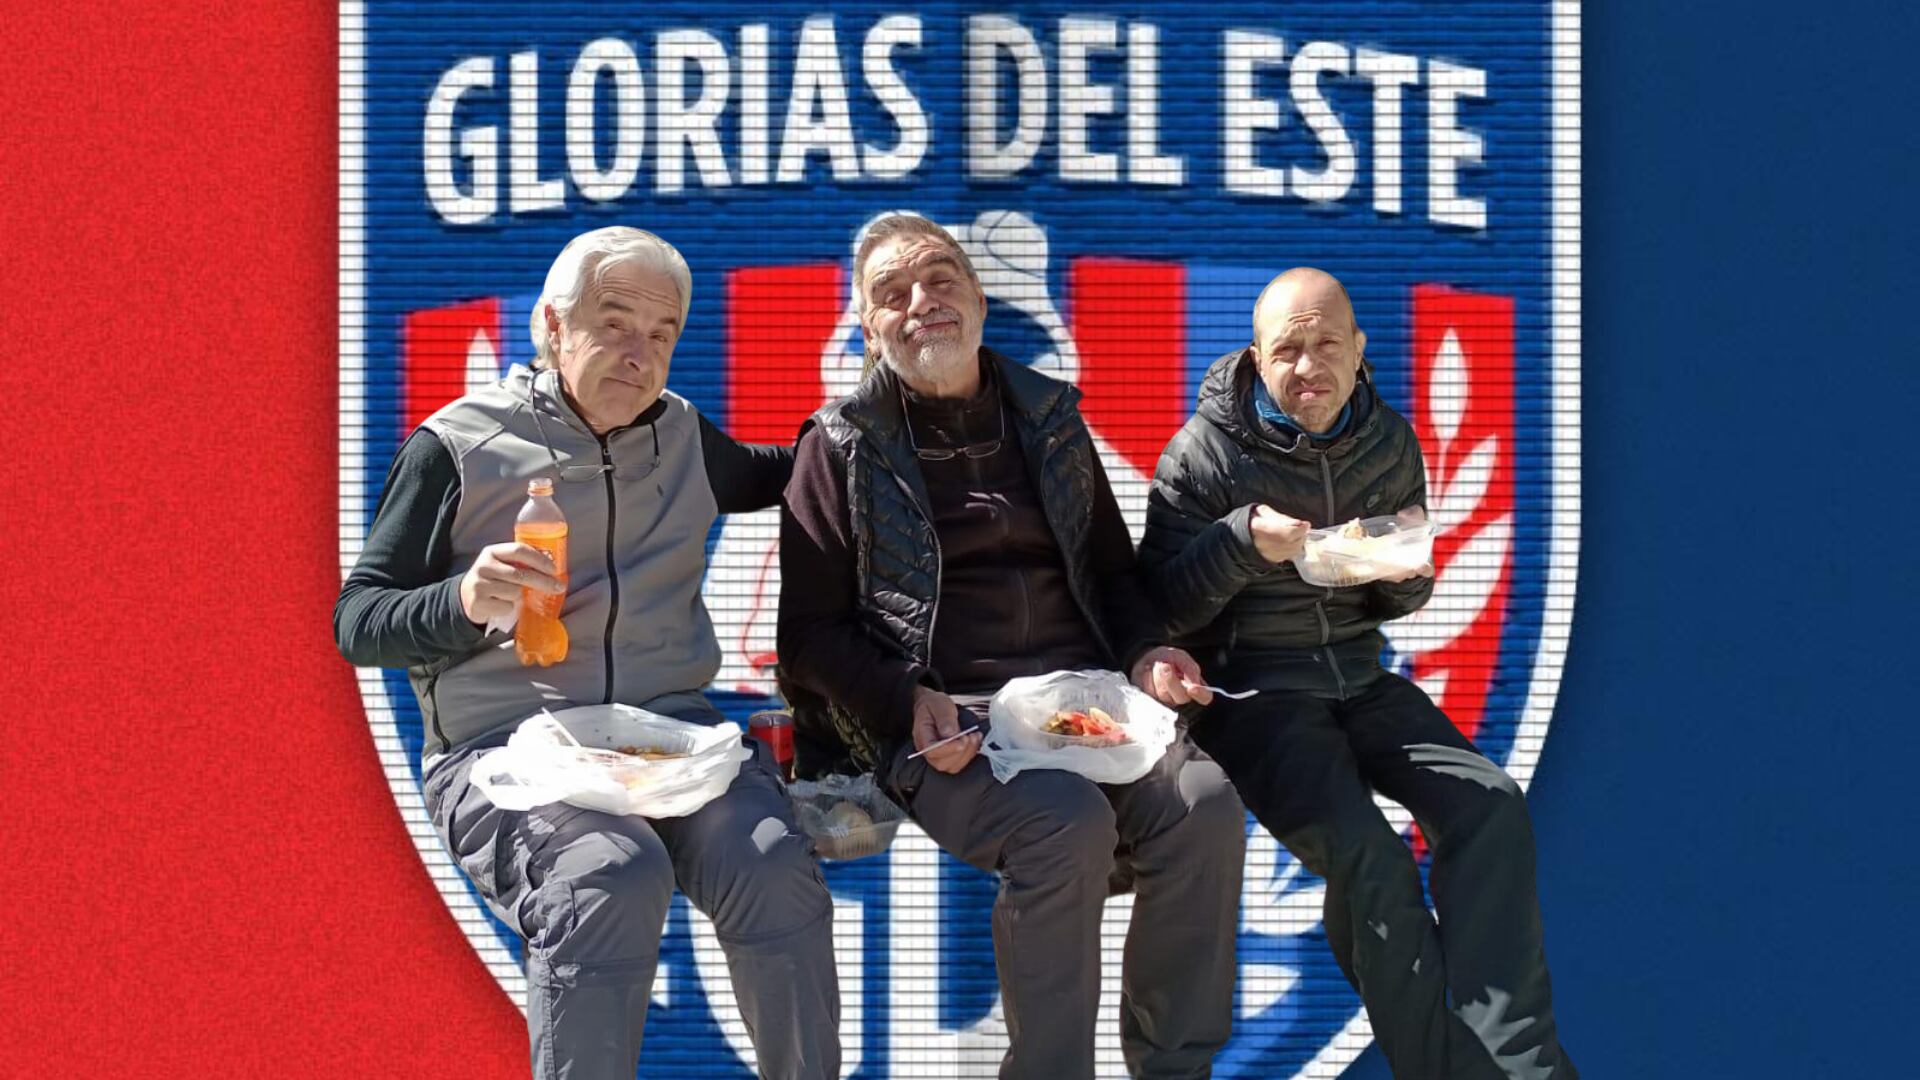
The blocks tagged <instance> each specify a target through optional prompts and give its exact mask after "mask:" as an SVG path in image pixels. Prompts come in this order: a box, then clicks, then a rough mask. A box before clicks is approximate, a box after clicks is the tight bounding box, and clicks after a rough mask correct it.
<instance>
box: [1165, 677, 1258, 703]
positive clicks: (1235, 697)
mask: <svg viewBox="0 0 1920 1080" xmlns="http://www.w3.org/2000/svg"><path fill="white" fill-rule="evenodd" d="M1180 685H1182V686H1184V687H1186V688H1187V689H1189V690H1211V691H1213V692H1214V693H1216V694H1218V695H1220V696H1221V697H1223V698H1226V699H1227V700H1228V701H1245V700H1247V699H1248V698H1250V697H1252V696H1253V695H1255V694H1257V693H1259V692H1260V691H1258V690H1242V691H1240V692H1239V693H1237V694H1236V693H1234V692H1233V691H1231V690H1227V689H1224V688H1222V687H1218V686H1208V685H1207V684H1206V683H1191V682H1187V681H1185V680H1184V679H1183V680H1181V683H1180Z"/></svg>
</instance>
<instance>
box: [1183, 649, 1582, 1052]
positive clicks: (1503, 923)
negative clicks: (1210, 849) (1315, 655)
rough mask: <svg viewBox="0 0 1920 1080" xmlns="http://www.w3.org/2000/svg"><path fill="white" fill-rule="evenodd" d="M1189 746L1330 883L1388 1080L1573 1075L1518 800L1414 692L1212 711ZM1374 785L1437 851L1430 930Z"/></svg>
mask: <svg viewBox="0 0 1920 1080" xmlns="http://www.w3.org/2000/svg"><path fill="white" fill-rule="evenodd" d="M1192 736H1193V739H1194V741H1195V742H1196V743H1198V744H1199V745H1200V747H1201V748H1202V749H1203V750H1205V751H1206V752H1207V754H1208V755H1209V756H1210V757H1212V758H1213V760H1215V761H1217V762H1219V763H1220V765H1221V766H1222V767H1223V768H1224V769H1226V771H1227V775H1228V776H1229V777H1231V778H1232V780H1233V784H1234V787H1235V788H1236V789H1238V790H1239V792H1240V797H1241V799H1242V800H1243V801H1245V803H1246V804H1247V808H1248V809H1250V810H1252V811H1253V814H1254V817H1256V818H1258V819H1259V820H1260V823H1261V824H1262V825H1265V826H1266V828H1267V829H1268V831H1270V832H1272V833H1273V835H1274V837H1275V839H1277V840H1279V841H1280V842H1281V843H1282V844H1284V845H1286V847H1287V850H1289V851H1291V852H1292V853H1293V854H1294V856H1295V857H1296V858H1298V859H1299V860H1300V862H1301V864H1302V865H1304V866H1305V867H1306V868H1307V869H1308V870H1311V871H1313V872H1314V873H1315V874H1318V875H1320V876H1321V877H1322V878H1325V879H1326V882H1327V896H1326V906H1325V918H1326V931H1327V943H1328V945H1329V946H1330V947H1331V948H1332V949H1333V953H1334V958H1335V959H1336V960H1337V961H1338V962H1339V964H1340V969H1341V971H1343V972H1345V973H1346V976H1347V980H1348V981H1349V982H1351V983H1352V984H1353V986H1354V989H1356V990H1358V991H1359V993H1360V997H1361V1000H1362V1001H1363V1002H1364V1003H1365V1004H1366V1008H1367V1015H1368V1018H1369V1019H1370V1020H1371V1021H1372V1023H1373V1030H1374V1035H1375V1037H1376V1038H1378V1039H1379V1041H1380V1048H1381V1050H1382V1051H1384V1052H1385V1053H1386V1056H1387V1061H1388V1063H1389V1064H1390V1065H1391V1066H1392V1068H1393V1073H1394V1075H1395V1076H1397V1077H1404V1078H1407V1080H1438V1078H1442V1077H1476V1078H1477V1077H1487V1078H1511V1080H1562V1078H1574V1077H1577V1076H1578V1075H1579V1074H1578V1073H1577V1072H1576V1071H1575V1070H1574V1067H1573V1064H1572V1062H1570V1061H1569V1060H1568V1059H1567V1056H1566V1054H1565V1052H1564V1051H1562V1050H1561V1048H1560V1039H1559V1036H1558V1033H1557V1031H1556V1029H1555V1026H1554V1019H1553V995H1552V991H1551V988H1550V987H1549V984H1548V979H1547V960H1546V953H1545V951H1544V950H1543V948H1542V945H1541V926H1540V905H1539V901H1538V899H1537V897H1536V894H1535V890H1534V870H1533V827H1532V824H1531V823H1530V821H1529V819H1528V817H1527V807H1526V801H1525V799H1524V798H1523V797H1522V795H1521V792H1520V788H1519V786H1518V785H1517V784H1515V783H1514V782H1513V780H1512V778H1511V777H1509V776H1507V774H1506V773H1504V772H1502V771H1501V770H1500V768H1499V767H1498V766H1496V765H1494V764H1493V763H1492V762H1490V761H1488V760H1487V759H1486V758H1485V757H1483V756H1481V755H1480V753H1479V752H1478V751H1476V750H1475V749H1474V748H1473V744H1472V743H1471V742H1469V741H1468V740H1467V739H1466V738H1465V737H1464V736H1462V735H1461V734H1460V732H1459V730H1458V729H1457V728H1455V727H1454V726H1453V723H1452V721H1450V720H1448V719H1447V717H1446V714H1444V713H1442V712H1441V711H1440V710H1439V709H1438V708H1436V707H1435V706H1434V704H1433V702H1432V700H1430V699H1429V698H1428V697H1427V695H1426V694H1425V693H1423V692H1421V690H1420V689H1419V687H1416V686H1414V685H1413V684H1412V683H1410V682H1408V681H1407V680H1405V679H1402V678H1400V677H1399V676H1397V675H1392V674H1385V673H1383V674H1380V675H1378V676H1377V677H1376V678H1375V679H1374V680H1373V681H1372V682H1371V683H1369V684H1367V685H1366V686H1365V687H1364V688H1363V689H1361V690H1359V691H1357V692H1354V693H1352V694H1351V695H1350V696H1349V697H1348V698H1346V699H1345V700H1339V699H1336V698H1329V697H1323V696H1316V695H1312V694H1306V693H1288V692H1275V691H1268V692H1266V693H1262V694H1260V695H1259V696H1257V697H1253V698H1250V699H1248V700H1246V701H1217V702H1216V703H1215V704H1214V705H1213V706H1211V707H1210V708H1208V709H1207V711H1206V712H1205V713H1204V714H1203V716H1202V717H1201V719H1200V720H1199V721H1198V722H1196V723H1195V724H1194V725H1193V729H1192ZM1375 791H1378V792H1379V793H1380V794H1382V795H1384V796H1386V797H1387V798H1389V799H1391V800H1393V801H1394V802H1397V803H1399V804H1400V805H1402V806H1404V807H1406V808H1407V809H1408V810H1409V811H1410V812H1412V814H1413V816H1414V819H1415V820H1416V821H1418V822H1419V824H1420V828H1421V830H1422V832H1424V833H1425V835H1426V838H1427V841H1428V843H1429V844H1431V845H1432V848H1433V867H1432V873H1431V876H1430V882H1429V883H1430V885H1431V886H1432V889H1433V903H1434V907H1435V908H1436V909H1437V911H1438V915H1439V925H1438V926H1436V925H1435V923H1434V917H1433V916H1432V915H1430V914H1429V913H1428V912H1427V908H1426V904H1425V901H1424V899H1423V897H1422V895H1421V891H1420V877H1419V872H1418V870H1417V868H1416V867H1415V865H1414V861H1413V855H1412V853H1411V852H1410V851H1409V850H1408V848H1407V845H1406V843H1405V842H1404V841H1403V840H1402V839H1401V837H1400V836H1399V835H1398V834H1397V833H1396V832H1395V831H1394V830H1393V828H1392V827H1391V826H1390V825H1389V824H1388V823H1387V820H1386V818H1385V817H1384V816H1383V815H1382V814H1381V813H1380V810H1379V808H1378V807H1377V806H1375V805H1374V801H1373V793H1374V792H1375Z"/></svg>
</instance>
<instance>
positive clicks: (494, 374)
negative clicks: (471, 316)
mask: <svg viewBox="0 0 1920 1080" xmlns="http://www.w3.org/2000/svg"><path fill="white" fill-rule="evenodd" d="M466 381H467V390H468V392H469V393H471V392H472V391H475V390H479V389H482V388H484V387H488V386H492V385H493V384H494V383H497V382H499V381H500V354H499V353H496V352H494V351H493V339H492V338H490V337H488V336H487V332H486V331H485V330H475V331H474V332H473V340H472V341H469V342H467V373H466Z"/></svg>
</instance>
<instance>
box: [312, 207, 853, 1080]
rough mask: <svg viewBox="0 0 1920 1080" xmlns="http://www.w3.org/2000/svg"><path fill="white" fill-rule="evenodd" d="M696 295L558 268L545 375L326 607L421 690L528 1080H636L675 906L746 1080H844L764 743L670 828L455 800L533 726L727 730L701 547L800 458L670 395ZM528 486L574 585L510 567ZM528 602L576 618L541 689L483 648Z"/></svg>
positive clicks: (406, 471) (644, 242)
mask: <svg viewBox="0 0 1920 1080" xmlns="http://www.w3.org/2000/svg"><path fill="white" fill-rule="evenodd" d="M692 284H693V283H692V277H691V275H690V274H689V273H688V270H687V264H686V262H685V261H684V260H683V259H682V258H681V257H680V253H679V252H677V251H675V250H674V249H673V248H672V247H671V246H670V245H668V244H667V243H666V242H665V241H663V240H661V239H660V238H658V237H656V236H654V235H653V234H651V233H647V232H643V231H641V230H639V229H632V228H623V227H613V228H605V229H596V230H594V231H593V232H589V233H585V234H583V235H581V236H579V237H576V238H575V239H574V240H573V241H572V242H571V243H569V244H568V245H567V246H566V248H565V249H564V250H563V251H561V253H560V256H559V258H558V259H556V260H555V261H554V264H553V267H552V270H551V271H550V272H549V273H548V275H547V281H546V287H545V289H544V290H543V291H542V292H541V296H540V300H539V302H538V303H537V304H535V305H534V311H533V318H532V323H531V326H530V328H529V329H530V330H531V333H532V336H533V341H534V345H535V348H536V351H537V353H538V355H539V358H540V359H539V365H538V368H537V370H529V369H527V368H524V367H519V366H515V367H514V368H513V369H512V370H511V371H510V372H508V373H507V376H506V377H505V378H504V379H502V380H500V381H499V382H498V383H495V384H493V385H491V386H488V387H485V388H484V389H480V390H476V391H474V392H472V393H470V394H468V395H466V396H465V397H462V398H460V399H459V400H457V401H455V402H453V403H452V404H450V405H448V406H446V407H445V408H443V409H441V410H440V411H439V412H436V413H434V414H433V415H432V416H431V417H429V418H427V420H426V421H424V422H423V423H422V424H421V425H420V427H419V428H418V429H417V430H415V431H414V432H413V433H412V434H411V435H410V436H409V437H408V438H407V440H406V442H405V443H404V444H403V445H402V446H401V448H400V452H399V454H398V455H397V456H396V457H395V459H394V463H393V467H392V469H391V471H390V472H389V473H388V475H387V482H386V488H385V491H384V493H383V494H382V496H381V501H380V507H379V510H378V511H377V512H376V513H375V516H374V522H373V527H372V529H371V531H370V532H369V534H368V536H367V541H366V546H365V548H364V549H363V550H362V552H361V556H360V560H359V563H358V564H357V565H356V566H355V567H354V569H353V572H352V573H351V574H349V575H348V577H347V580H346V582H345V584H344V585H342V586H341V589H340V599H339V602H338V604H337V605H336V607H335V608H334V634H335V637H336V639H337V641H338V643H339V646H340V651H341V652H342V653H343V654H344V655H345V656H346V658H347V659H348V660H350V661H352V662H353V663H355V664H357V665H361V666H378V667H405V668H407V669H408V674H409V676H410V678H411V680H412V682H413V689H414V693H415V695H416V696H417V697H418V698H419V701H420V712H421V716H422V719H423V722H424V726H425V728H426V745H425V747H424V750H423V756H422V762H421V766H422V770H421V771H422V775H423V783H422V787H423V791H424V794H425V796H426V803H427V809H428V812H429V813H430V814H431V815H432V819H433V825H434V828H435V830H436V831H437V832H438V833H439V834H440V838H441V840H442V841H444V842H445V844H446V846H447V850H448V851H449V852H450V853H451V854H452V855H453V857H454V859H455V860H456V861H457V862H458V863H459V865H460V868H461V869H462V870H463V871H464V872H465V873H466V875H467V876H468V878H469V879H471V880H472V882H473V884H474V887H475V888H476V889H478V890H479V892H480V895H481V896H482V897H483V898H484V899H485V900H486V902H487V905H488V907H489V908H490V909H492V911H493V912H494V914H495V915H497V916H499V918H500V919H501V920H502V921H504V922H505V923H506V924H507V925H508V926H511V927H512V928H513V929H514V930H515V931H517V932H518V933H520V934H521V935H522V936H524V937H525V938H526V941H527V997H528V1000H527V1026H528V1030H529V1033H530V1036H531V1042H532V1059H533V1072H534V1075H535V1076H537V1077H541V1078H548V1077H561V1076H565V1077H569V1078H571V1080H582V1078H602V1080H631V1078H632V1076H633V1073H634V1067H635V1063H636V1062H637V1061H638V1059H639V1055H640V1040H641V1031H642V1029H643V1028H644V1026H645V1023H646V1016H647V1006H648V1003H649V999H650V996H651V993H652V989H653V978H654V969H655V967H656V965H657V962H658V960H659V954H660V936H661V932H662V929H663V926H664V923H665V920H666V916H667V907H668V902H669V901H670V900H671V898H672V895H673V888H674V885H675V884H676V883H678V885H679V886H680V888H681V890H682V891H684V892H685V893H686V894H687V898H688V899H689V900H691V901H692V903H693V905H694V906H695V907H697V908H699V909H700V910H701V911H702V912H704V913H705V914H706V915H707V916H709V917H710V918H711V919H712V920H713V923H714V928H715V930H716V931H717V932H718V936H719V939H720V943H721V946H722V947H723V948H724V949H725V950H726V954H727V964H728V969H729V970H730V972H731V973H732V977H733V982H734V990H735V993H736V996H737V999H738V1001H739V1004H740V1012H741V1015H742V1018H743V1019H744V1020H745V1021H746V1025H747V1030H748V1032H749V1033H750V1034H751V1036H752V1038H753V1042H754V1047H755V1049H756V1050H757V1051H758V1056H759V1065H760V1073H761V1075H762V1076H765V1077H783V1078H794V1080H799V1078H808V1080H832V1078H835V1077H837V1076H838V1075H839V1062H840V1047H839V1041H838V1030H837V1029H838V1025H839V1014H840V1006H839V1002H840V998H839V987H838V982H837V979H836V977H835V972H834V963H833V950H832V933H831V929H830V920H831V918H832V911H833V902H832V898H831V897H830V896H829V895H828V893H827V889H826V886H825V884H824V883H823V882H822V880H821V877H820V873H819V870H818V867H817V866H816V865H815V863H814V860H813V854H812V850H811V847H810V845H809V843H808V841H807V840H806V838H805V837H804V836H803V835H802V834H801V832H800V830H799V829H798V828H796V827H795V826H794V822H793V817H792V812H791V809H790V807H789V805H788V802H787V799H786V795H785V792H784V790H783V789H782V787H781V784H780V781H779V778H778V775H777V774H776V772H775V769H774V766H773V763H772V761H771V760H770V758H769V756H768V754H767V753H766V751H765V748H764V747H763V746H761V744H759V743H755V744H753V745H755V746H756V747H758V748H759V749H757V750H756V754H755V756H754V758H753V759H752V760H750V761H748V762H747V763H745V764H744V765H743V766H742V767H741V770H740V774H739V776H738V777H737V778H736V779H735V781H734V783H733V785H732V786H731V787H730V788H729V789H728V790H727V791H726V792H725V793H724V794H722V795H721V796H720V797H718V798H716V799H714V800H713V801H712V802H709V803H708V804H707V805H706V806H704V807H702V808H701V809H700V810H698V811H696V812H695V813H693V814H690V815H688V816H686V817H679V818H661V819H656V820H651V821H649V820H643V819H641V818H638V817H627V816H619V815H611V814H604V813H599V812H596V811H590V810H583V809H579V808H577V807H573V806H567V805H561V804H551V805H546V806H539V807H535V808H534V809H532V810H530V811H525V812H514V811H507V810H502V809H500V808H499V807H496V806H494V805H493V804H492V803H491V802H489V801H488V799H487V798H486V796H485V795H483V794H482V793H481V792H480V791H479V789H478V788H476V787H475V786H474V785H473V784H472V783H471V778H470V776H469V773H470V771H471V769H472V767H473V763H474V759H475V758H476V757H478V756H479V755H480V754H481V753H483V752H485V751H486V750H488V749H490V748H492V747H496V746H499V745H501V744H503V743H504V742H505V741H506V739H507V736H508V735H509V734H511V733H512V731H513V730H514V728H515V727H516V726H517V725H518V723H519V721H520V720H521V719H522V718H524V717H526V716H528V715H530V714H532V713H534V712H536V711H538V710H539V709H541V708H545V707H560V706H566V705H587V704H611V703H615V702H619V703H623V704H629V705H635V706H639V707H641V708H645V709H648V710H651V711H653V712H656V713H662V714H665V715H669V716H674V717H677V718H680V719H683V720H690V721H693V722H696V723H716V722H718V721H720V719H721V716H720V713H719V712H718V710H716V709H715V708H714V706H713V705H712V703H710V702H709V701H708V700H707V699H706V698H705V696H703V695H702V694H701V692H700V688H701V687H702V686H705V685H706V684H707V683H708V682H710V681H711V680H712V678H713V675H714V672H715V671H716V670H717V669H718V666H719V661H720V650H719V646H718V644H717V643H716V642H715V640H714V634H713V625H712V623H711V622H710V621H709V619H708V616H707V611H706V608H705V606H704V605H703V604H702V602H701V596H700V582H701V576H702V574H703V573H704V571H705V560H706V556H705V544H706V537H707V533H708V529H709V527H710V526H711V525H712V524H713V522H714V518H715V516H716V515H717V514H722V513H734V512H740V511H747V510H756V509H760V508H762V507H766V506H770V505H772V504H773V503H774V502H776V501H777V500H778V499H779V496H780V490H781V487H782V485H783V484H784V483H785V482H786V480H787V477H788V475H789V473H790V472H791V470H792V454H791V451H789V450H786V449H784V448H776V447H760V446H747V445H742V444H740V443H736V442H735V441H733V440H732V439H730V438H728V437H727V436H726V435H724V434H722V433H721V432H720V431H719V429H717V428H715V427H714V426H713V424H712V423H710V422H709V421H708V420H707V419H706V418H705V417H703V416H701V415H700V414H699V413H698V412H697V411H695V409H694V408H693V406H692V405H691V404H689V403H688V402H687V400H686V399H685V398H682V397H680V396H679V395H677V394H674V393H672V392H671V391H669V390H667V389H666V382H667V369H668V365H669V362H670V361H671V360H672V357H673V347H674V344H675V342H677V341H678V340H679V337H680V332H681V330H682V329H683V328H684V327H685V325H686V318H687V310H688V306H689V303H690V299H691V295H692ZM538 477H546V478H550V479H552V480H553V481H554V483H553V498H554V500H555V501H556V502H558V503H559V505H560V507H561V509H562V510H563V511H564V512H565V514H566V517H567V522H568V524H569V526H570V536H569V540H570V545H571V546H570V550H569V552H568V562H569V565H568V566H567V567H565V568H564V572H565V573H566V575H567V577H566V579H565V580H562V579H560V578H558V577H556V574H557V573H559V572H560V571H559V570H558V569H557V568H556V567H555V566H554V564H553V562H552V560H551V559H549V557H548V556H547V555H546V554H545V553H544V552H542V551H541V550H539V549H538V548H535V547H531V546H529V545H526V544H522V543H517V542H515V541H514V540H513V535H514V529H513V526H514V515H515V513H516V512H517V511H518V509H519V507H520V505H521V503H522V501H523V500H524V498H525V497H526V491H527V484H528V481H529V480H531V479H534V478H538ZM523 588H531V589H537V590H543V591H548V592H557V591H561V590H563V589H564V591H565V592H566V603H565V608H564V610H563V611H562V615H561V617H562V619H563V621H564V624H565V626H566V628H567V632H568V635H569V637H570V639H571V644H570V648H569V649H568V652H567V655H566V658H565V659H563V660H561V661H560V662H558V663H556V664H553V665H552V666H548V667H538V668H534V667H524V666H522V665H521V663H520V661H519V660H518V659H517V658H516V656H515V654H514V649H513V641H512V637H511V634H509V633H500V632H493V633H490V632H489V631H488V629H487V624H488V623H489V621H490V620H492V619H494V618H495V617H497V616H503V615H506V614H508V613H509V612H511V611H513V610H514V602H515V600H516V599H517V598H518V597H519V595H520V591H521V589H523ZM431 1007H432V1006H431V997H430V996H429V997H428V999H427V1008H428V1009H429V1010H431Z"/></svg>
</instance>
